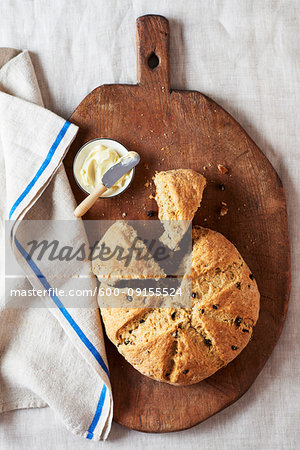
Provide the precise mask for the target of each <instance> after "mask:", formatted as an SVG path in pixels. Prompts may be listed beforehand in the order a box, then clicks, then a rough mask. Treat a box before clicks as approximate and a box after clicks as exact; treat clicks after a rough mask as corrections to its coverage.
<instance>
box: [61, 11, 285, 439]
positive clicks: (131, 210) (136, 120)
mask: <svg viewBox="0 0 300 450" xmlns="http://www.w3.org/2000/svg"><path fill="white" fill-rule="evenodd" d="M186 32H188V30H186ZM153 53H154V54H155V55H156V56H157V58H158V66H157V67H155V68H150V67H149V57H150V56H151V55H152V56H151V59H150V65H151V66H152V67H153V65H154V64H153V61H154V63H155V56H154V55H153ZM137 58H138V61H137V67H138V70H137V73H138V84H137V85H134V86H132V85H104V86H100V87H98V88H97V89H95V90H94V91H93V92H92V93H90V94H89V95H88V96H87V97H86V98H85V99H84V100H83V101H82V103H81V104H80V105H79V106H78V107H77V108H76V110H75V111H74V113H73V114H72V116H71V118H70V120H71V121H72V122H73V123H75V124H77V125H78V126H79V127H80V131H79V133H78V136H77V138H76V140H75V141H74V143H73V145H72V146H71V148H70V150H69V152H68V154H67V156H66V158H65V167H66V170H67V174H68V177H69V180H70V183H71V186H72V189H73V192H74V195H75V198H76V200H77V201H78V202H80V201H82V200H83V199H84V197H85V194H84V193H83V192H82V191H81V190H80V189H79V187H78V186H77V185H76V183H75V181H74V177H73V172H72V164H73V159H74V156H75V154H76V152H77V150H78V149H79V148H80V146H81V145H83V144H84V143H85V142H87V141H88V140H91V139H95V138H98V137H108V138H112V139H115V140H118V141H120V142H121V143H122V144H124V145H125V146H126V147H127V148H128V149H130V150H134V151H136V152H138V153H139V154H140V155H141V159H142V162H141V163H140V165H139V166H138V169H137V170H136V174H135V177H134V180H133V182H132V184H131V186H130V188H129V189H128V190H127V191H125V192H124V193H123V194H122V195H120V196H118V197H115V198H112V199H99V200H98V201H97V202H96V204H95V205H94V206H93V207H92V208H91V209H90V211H89V212H88V213H87V214H86V216H85V218H86V219H124V217H123V216H122V214H123V213H125V214H126V219H144V220H147V218H148V217H147V211H149V210H153V211H154V212H155V213H154V216H153V218H154V219H157V205H156V202H155V201H154V200H153V199H152V198H151V194H153V192H154V187H153V184H152V176H153V174H154V172H155V171H160V170H167V169H176V168H191V169H194V170H196V171H199V172H200V173H203V174H204V175H205V177H206V178H207V181H208V186H207V188H206V190H205V192H204V197H203V201H202V206H201V208H200V209H199V211H198V212H197V214H196V216H195V219H194V223H195V224H200V225H202V226H206V227H209V228H212V229H213V230H217V231H219V232H221V233H223V234H224V235H225V236H226V237H227V238H228V239H229V240H231V241H232V242H233V243H234V244H235V245H236V247H237V248H238V250H239V251H240V253H241V254H242V256H243V258H244V259H245V261H246V262H247V264H248V265H249V266H250V268H251V270H252V272H253V273H254V274H255V277H256V280H257V283H258V287H259V290H260V293H261V311H260V316H259V320H258V323H257V325H256V327H255V331H254V335H253V338H252V340H251V342H250V343H249V345H248V346H247V347H246V349H245V350H244V351H243V352H242V353H241V354H240V355H239V356H238V357H237V358H236V359H235V360H234V361H233V362H231V363H230V364H229V365H228V366H227V367H225V368H223V369H221V370H220V371H218V372H217V373H216V374H215V375H213V376H211V377H210V378H208V379H206V380H204V381H202V382H201V383H198V384H195V385H192V386H186V387H177V386H170V385H168V384H165V383H159V382H156V381H153V380H151V379H150V378H147V377H145V376H143V375H141V374H140V373H139V372H137V371H136V370H135V369H134V368H133V367H131V366H130V365H129V364H128V363H127V362H126V361H125V360H124V358H123V357H122V356H121V355H120V354H119V353H118V351H117V349H116V348H115V347H114V346H113V345H112V344H111V343H110V342H107V353H108V360H109V367H110V376H111V383H112V389H113V397H114V420H115V421H116V422H118V423H120V424H123V425H125V426H127V427H129V428H133V429H136V430H141V431H147V432H167V431H175V430H182V429H186V428H189V427H191V426H193V425H195V424H197V423H199V422H201V421H203V420H205V419H207V418H208V417H210V416H212V415H213V414H215V413H217V412H218V411H220V410H221V409H223V408H225V407H226V406H228V405H230V404H231V403H233V402H235V401H236V400H237V399H238V398H239V397H241V396H242V395H243V394H244V393H245V392H246V391H247V389H248V388H249V387H250V386H251V384H252V383H253V382H254V380H255V378H256V377H257V375H258V374H259V372H260V371H261V369H262V367H263V366H264V364H265V362H266V361H267V359H268V358H269V356H270V354H271V352H272V350H273V348H274V346H275V344H276V342H277V340H278V338H279V336H280V333H281V330H282V327H283V323H284V320H285V317H286V312H287V307H288V298H289V291H290V254H289V238H288V224H287V213H286V203H285V194H284V189H283V187H282V184H281V181H280V179H279V177H278V175H277V173H276V172H275V170H274V169H273V167H272V166H271V164H270V162H269V161H268V160H267V158H266V157H265V156H264V155H263V153H262V152H261V151H260V150H259V149H258V147H257V146H256V145H255V143H254V142H253V141H252V140H251V138H250V137H249V136H248V135H247V134H246V132H245V131H244V130H243V129H242V128H241V126H240V125H239V124H238V123H237V122H236V121H235V120H234V119H233V118H232V117H231V116H230V115H229V114H228V113H227V112H226V111H224V110H223V109H222V108H221V107H220V106H219V105H217V104H216V103H215V102H214V101H213V100H211V99H209V98H207V97H206V96H204V95H202V94H201V93H199V92H195V91H176V90H172V89H170V72H169V25H168V21H167V20H166V19H165V18H164V17H161V16H143V17H140V18H139V19H138V20H137ZM175 70H176V69H175ZM218 164H223V165H224V166H225V167H227V168H228V169H229V171H228V173H227V174H222V173H221V172H220V171H219V170H218V168H217V165H218ZM220 185H224V186H225V190H222V189H224V186H221V187H220ZM221 202H226V204H227V207H228V213H227V214H226V215H224V216H220V209H221ZM149 220H151V219H150V218H149Z"/></svg>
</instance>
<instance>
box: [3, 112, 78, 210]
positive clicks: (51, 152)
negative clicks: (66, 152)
mask: <svg viewBox="0 0 300 450" xmlns="http://www.w3.org/2000/svg"><path fill="white" fill-rule="evenodd" d="M70 125H71V124H70V122H68V121H67V120H66V121H65V123H64V125H63V127H62V129H61V130H60V132H59V133H58V135H57V137H56V139H55V141H54V142H53V144H52V146H51V148H50V150H49V152H48V154H47V156H46V159H45V160H44V161H43V164H42V165H41V167H40V168H39V170H38V171H37V173H36V174H35V176H34V177H33V178H32V180H31V181H30V183H29V184H28V185H27V187H26V188H25V189H24V191H23V192H22V194H21V195H20V196H19V197H18V198H17V200H16V201H15V203H14V204H13V206H12V208H11V210H10V212H9V219H10V218H11V216H12V215H13V213H14V211H15V210H16V208H17V207H18V206H19V204H20V203H21V202H22V200H23V199H24V198H25V197H26V195H27V194H28V193H29V192H30V190H31V189H32V188H33V186H34V185H35V183H36V182H37V180H38V179H39V178H40V176H41V175H42V173H43V172H44V170H45V169H46V168H47V167H48V165H49V164H50V161H51V159H52V157H53V155H54V153H55V150H56V149H57V147H58V146H59V144H60V142H61V141H62V139H63V138H64V136H65V134H66V132H67V130H68V128H69V126H70Z"/></svg>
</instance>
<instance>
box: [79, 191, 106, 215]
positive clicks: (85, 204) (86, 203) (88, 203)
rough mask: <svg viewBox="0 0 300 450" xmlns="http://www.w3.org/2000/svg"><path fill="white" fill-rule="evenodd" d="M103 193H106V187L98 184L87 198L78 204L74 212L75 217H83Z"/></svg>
mask: <svg viewBox="0 0 300 450" xmlns="http://www.w3.org/2000/svg"><path fill="white" fill-rule="evenodd" d="M105 191H107V187H105V186H104V184H100V185H99V186H98V187H97V188H96V189H95V190H94V191H93V192H92V193H91V194H90V195H89V196H88V197H87V198H85V199H84V200H83V201H82V202H81V203H79V205H78V206H77V208H76V209H75V211H74V214H75V216H76V217H81V216H83V215H84V214H85V213H86V212H87V211H88V210H89V209H90V208H91V207H92V206H93V204H94V203H95V201H96V200H97V198H99V197H100V195H102V194H103V193H104V192H105Z"/></svg>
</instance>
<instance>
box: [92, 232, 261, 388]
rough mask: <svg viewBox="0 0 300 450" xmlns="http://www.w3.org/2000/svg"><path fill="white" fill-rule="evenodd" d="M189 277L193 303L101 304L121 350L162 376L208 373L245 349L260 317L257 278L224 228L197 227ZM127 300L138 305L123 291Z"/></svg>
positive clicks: (193, 378)
mask: <svg viewBox="0 0 300 450" xmlns="http://www.w3.org/2000/svg"><path fill="white" fill-rule="evenodd" d="M190 276H191V277H192V291H191V292H190V295H191V297H192V306H191V307H190V308H185V309H184V308H162V307H160V308H130V307H129V308H126V307H123V308H101V313H102V317H103V321H104V324H105V329H106V333H107V335H108V337H109V339H110V340H111V341H112V342H113V343H114V344H115V345H116V346H117V348H118V350H119V352H120V353H121V354H122V355H123V356H124V357H125V358H126V359H127V361H129V362H130V363H131V364H132V365H133V366H134V367H135V368H136V369H137V370H139V371H140V372H141V373H143V374H144V375H147V376H149V377H151V378H153V379H155V380H158V381H164V382H167V383H171V384H193V383H197V382H199V381H201V380H203V379H204V378H207V377H209V376H210V375H212V374H213V373H214V372H216V371H217V370H218V369H220V368H221V367H223V366H225V365H226V364H228V363H229V362H230V361H232V360H233V359H234V358H235V357H236V356H237V355H238V354H239V353H240V352H241V351H242V350H243V348H244V347H245V346H246V345H247V343H248V342H249V340H250V337H251V334H252V330H253V326H254V325H255V323H256V321H257V318H258V312H259V292H258V289H257V285H256V282H255V279H254V277H253V275H252V273H251V271H250V270H249V268H248V267H247V265H246V263H245V262H244V261H243V259H242V257H241V255H240V254H239V252H238V251H237V249H236V248H235V247H234V245H233V244H231V243H230V242H229V241H228V240H227V239H226V238H225V237H224V236H222V235H221V234H220V233H217V232H215V231H212V230H209V229H206V228H202V227H195V228H194V229H193V263H192V271H190V269H188V268H187V277H190ZM185 295H187V294H185ZM110 301H111V299H110ZM126 301H127V302H128V305H129V306H130V303H129V302H133V304H135V299H133V298H132V297H131V298H130V299H128V298H127V297H126V295H125V294H124V298H123V300H122V303H123V304H126Z"/></svg>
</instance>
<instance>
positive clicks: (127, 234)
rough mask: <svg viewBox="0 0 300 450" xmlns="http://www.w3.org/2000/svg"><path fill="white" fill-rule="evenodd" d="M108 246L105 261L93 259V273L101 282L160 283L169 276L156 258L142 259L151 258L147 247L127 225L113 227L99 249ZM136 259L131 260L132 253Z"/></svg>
mask: <svg viewBox="0 0 300 450" xmlns="http://www.w3.org/2000/svg"><path fill="white" fill-rule="evenodd" d="M102 246H104V247H105V248H106V249H107V251H110V253H108V254H105V257H104V258H102V259H101V258H97V257H96V256H95V258H93V262H92V266H93V272H94V274H96V275H97V277H98V279H99V281H107V282H109V283H110V284H115V283H116V282H117V281H120V280H133V279H135V280H136V279H149V278H152V279H156V278H164V277H165V276H166V275H165V273H164V271H163V270H162V269H161V267H160V266H159V264H158V263H157V262H156V261H155V259H154V258H153V257H148V258H147V259H145V258H138V255H139V254H141V255H149V252H148V250H147V247H146V245H145V244H144V242H143V241H142V240H141V239H139V238H138V235H137V232H136V231H135V230H134V228H133V227H132V226H131V225H129V224H128V223H126V222H124V221H117V222H115V223H114V224H113V225H111V226H110V227H109V229H108V230H107V231H106V233H105V234H104V236H103V237H102V239H101V240H100V241H99V243H98V249H99V250H100V249H101V247H102ZM131 248H132V249H134V250H133V251H132V257H130V249H131ZM150 256H151V255H150Z"/></svg>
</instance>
